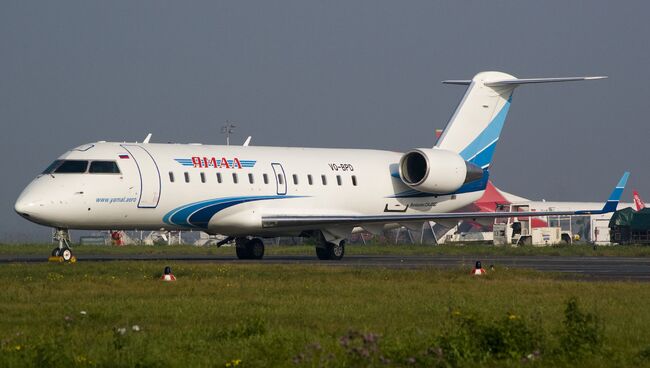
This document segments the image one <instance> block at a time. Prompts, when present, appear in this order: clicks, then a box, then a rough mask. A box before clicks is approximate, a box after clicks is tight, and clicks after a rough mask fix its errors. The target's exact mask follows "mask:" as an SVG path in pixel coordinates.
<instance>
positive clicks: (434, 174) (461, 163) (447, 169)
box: [399, 148, 483, 194]
mask: <svg viewBox="0 0 650 368" xmlns="http://www.w3.org/2000/svg"><path fill="white" fill-rule="evenodd" d="M399 174H400V178H401V179H402V181H403V182H404V183H405V184H406V185H408V186H409V187H411V188H413V189H416V190H419V191H421V192H427V193H433V194H446V193H452V192H454V191H456V190H458V189H459V188H460V187H461V186H462V185H463V184H465V183H469V182H472V181H474V180H478V179H480V178H481V177H482V176H483V169H481V168H480V167H478V166H477V165H475V164H473V163H470V162H467V161H465V160H463V158H462V157H460V155H459V154H457V153H456V152H452V151H447V150H443V149H426V148H420V149H414V150H411V151H409V152H407V153H405V154H404V156H402V159H401V160H400V163H399Z"/></svg>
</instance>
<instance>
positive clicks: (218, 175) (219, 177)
mask: <svg viewBox="0 0 650 368" xmlns="http://www.w3.org/2000/svg"><path fill="white" fill-rule="evenodd" d="M217 183H219V184H221V173H217Z"/></svg>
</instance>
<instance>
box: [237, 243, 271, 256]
mask: <svg viewBox="0 0 650 368" xmlns="http://www.w3.org/2000/svg"><path fill="white" fill-rule="evenodd" d="M235 249H236V251H237V258H239V259H262V258H264V242H263V241H262V239H260V238H253V239H247V238H237V239H235Z"/></svg>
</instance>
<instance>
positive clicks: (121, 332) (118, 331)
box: [115, 327, 126, 335]
mask: <svg viewBox="0 0 650 368" xmlns="http://www.w3.org/2000/svg"><path fill="white" fill-rule="evenodd" d="M115 331H117V333H119V334H120V335H124V334H125V333H126V327H120V328H118V329H116V330H115Z"/></svg>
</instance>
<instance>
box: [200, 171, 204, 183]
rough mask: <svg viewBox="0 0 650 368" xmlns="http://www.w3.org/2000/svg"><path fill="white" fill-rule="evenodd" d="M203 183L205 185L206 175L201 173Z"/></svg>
mask: <svg viewBox="0 0 650 368" xmlns="http://www.w3.org/2000/svg"><path fill="white" fill-rule="evenodd" d="M201 183H205V173H201Z"/></svg>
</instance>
